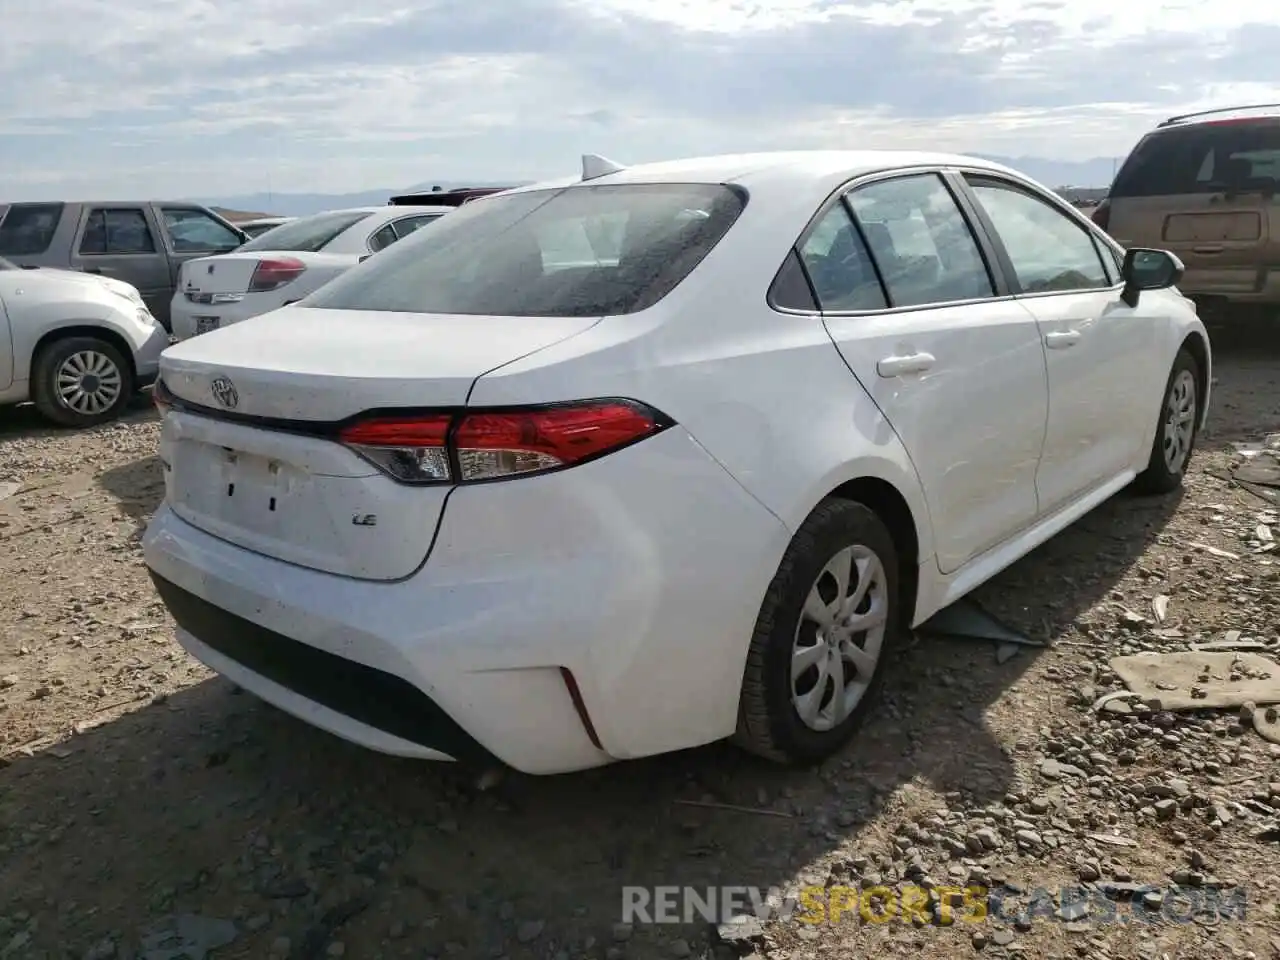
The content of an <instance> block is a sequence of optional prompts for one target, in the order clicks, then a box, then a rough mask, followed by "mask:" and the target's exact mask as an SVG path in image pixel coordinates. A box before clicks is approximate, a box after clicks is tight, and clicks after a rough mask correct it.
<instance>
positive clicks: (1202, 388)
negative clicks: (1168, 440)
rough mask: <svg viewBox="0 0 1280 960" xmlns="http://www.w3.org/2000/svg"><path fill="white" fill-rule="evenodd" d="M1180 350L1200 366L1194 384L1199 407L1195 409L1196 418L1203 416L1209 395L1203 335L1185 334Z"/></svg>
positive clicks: (1207, 358) (1207, 364)
mask: <svg viewBox="0 0 1280 960" xmlns="http://www.w3.org/2000/svg"><path fill="white" fill-rule="evenodd" d="M1180 349H1182V350H1186V351H1187V353H1189V354H1191V356H1193V357H1195V360H1196V366H1197V367H1199V368H1200V377H1199V380H1200V382H1199V383H1197V384H1196V402H1197V404H1198V405H1199V409H1198V410H1196V419H1197V420H1198V419H1199V418H1200V417H1202V416H1204V405H1205V402H1206V401H1207V400H1208V396H1209V351H1208V350H1207V349H1206V348H1205V343H1204V337H1202V336H1200V334H1198V333H1189V334H1187V339H1185V340H1183V341H1182V346H1181V347H1180Z"/></svg>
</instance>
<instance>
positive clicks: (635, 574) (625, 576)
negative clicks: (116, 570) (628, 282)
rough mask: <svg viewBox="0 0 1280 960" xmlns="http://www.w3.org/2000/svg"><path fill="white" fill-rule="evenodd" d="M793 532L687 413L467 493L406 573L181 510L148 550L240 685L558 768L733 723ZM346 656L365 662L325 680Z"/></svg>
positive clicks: (372, 736) (527, 766) (421, 745)
mask: <svg viewBox="0 0 1280 960" xmlns="http://www.w3.org/2000/svg"><path fill="white" fill-rule="evenodd" d="M789 538H790V536H789V534H788V532H787V531H786V528H785V527H784V526H783V525H782V523H781V522H780V521H779V520H777V519H776V518H775V517H774V516H773V515H772V514H770V513H769V512H768V511H766V510H765V509H764V508H763V507H762V506H760V504H759V503H758V502H757V501H755V500H754V499H753V498H751V497H750V496H749V495H748V494H747V493H745V492H744V491H743V489H742V488H741V487H740V486H739V485H738V484H737V483H736V482H735V481H734V480H733V479H732V478H731V477H730V476H729V475H728V474H727V473H726V472H725V471H724V470H723V468H722V467H720V466H719V464H717V463H716V462H715V461H714V460H712V459H711V457H709V456H708V455H707V454H706V453H705V451H703V449H702V448H701V447H700V446H698V444H697V443H696V442H695V441H694V440H693V439H692V438H691V437H689V435H688V434H687V433H685V432H684V431H683V430H682V429H680V428H678V427H677V428H673V429H671V430H668V431H666V432H665V433H663V434H660V435H659V436H656V437H653V438H651V439H649V440H646V441H644V442H643V443H640V444H637V445H636V446H634V447H631V448H629V449H627V450H623V451H620V452H619V453H616V454H614V455H612V456H608V457H605V458H603V459H602V460H599V461H596V462H594V463H590V464H585V465H583V466H580V467H577V468H574V469H572V470H568V471H563V472H561V473H557V474H551V475H547V476H543V477H536V478H522V479H517V480H512V481H508V482H503V483H493V484H480V485H476V486H471V487H460V488H457V489H455V490H454V491H453V493H452V494H451V496H450V498H449V501H448V505H447V506H446V508H445V511H444V515H443V518H442V520H441V524H440V528H439V530H438V531H437V532H436V539H435V543H434V546H433V547H432V551H431V555H430V558H429V560H428V561H427V563H426V564H425V566H424V567H423V568H422V569H420V570H419V571H418V572H416V573H414V574H413V575H411V576H410V577H408V578H406V579H404V580H401V581H396V582H390V583H377V582H370V581H360V580H353V579H349V578H345V577H340V576H334V575H331V574H326V573H321V572H317V571H313V570H307V569H304V568H302V567H298V566H294V565H291V564H287V563H283V562H281V561H278V560H273V559H271V558H268V557H264V556H261V555H258V554H254V553H251V552H249V551H247V550H245V549H243V548H240V547H236V546H233V545H231V544H228V543H226V542H224V541H221V540H218V539H216V538H214V537H212V536H209V535H208V534H205V533H203V532H201V531H199V530H197V529H196V528H194V527H192V526H190V525H189V524H187V523H185V522H184V521H183V520H181V519H180V518H178V517H177V516H176V515H175V514H174V513H172V511H170V510H169V509H168V508H167V507H162V508H161V510H160V511H159V512H158V513H157V515H156V517H155V519H154V520H153V521H152V523H151V525H150V527H149V528H148V530H147V534H146V537H145V540H144V551H145V556H146V562H147V565H148V567H149V568H150V569H151V570H152V572H153V575H155V576H157V577H159V578H162V580H163V581H167V585H166V584H164V583H162V584H161V586H162V590H164V591H166V592H168V593H170V594H171V595H172V596H174V597H176V598H177V599H176V601H174V602H169V601H168V598H166V600H167V602H169V606H170V609H171V610H172V611H173V612H174V614H175V618H176V619H177V620H178V621H179V623H180V624H181V625H183V626H184V627H185V633H180V635H179V639H180V640H181V641H182V643H183V644H184V646H186V647H187V649H188V650H190V651H191V653H192V654H194V655H195V656H196V657H197V658H199V659H201V660H203V661H204V662H205V663H207V664H208V665H209V666H211V667H212V668H214V669H215V670H217V671H218V672H220V673H223V674H225V675H226V676H227V677H229V678H230V679H232V680H233V681H235V682H236V683H238V684H240V685H241V686H243V687H245V688H246V689H248V690H250V691H252V692H254V693H256V694H258V695H259V696H261V697H263V698H264V699H266V700H268V701H270V702H272V703H275V704H276V705H278V706H280V707H281V708H282V709H284V710H286V711H288V712H290V713H293V714H295V715H297V716H299V717H301V718H302V719H305V720H307V721H309V722H311V723H314V724H315V725H317V726H320V727H322V728H324V729H327V730H329V731H331V732H333V733H335V734H337V735H339V736H342V737H344V738H346V739H348V740H352V741H354V742H357V743H360V744H363V745H365V746H367V747H370V748H372V749H375V750H381V751H384V752H387V753H393V754H400V755H405V756H415V757H424V758H436V759H439V758H441V755H444V756H446V757H457V758H460V759H461V758H462V757H460V756H459V754H460V753H466V754H469V756H468V757H467V758H468V759H469V758H471V757H475V758H482V757H484V756H485V755H492V756H493V757H495V758H497V759H498V760H499V761H501V762H503V763H506V764H508V765H510V766H512V767H514V768H516V769H518V770H521V771H523V772H526V773H533V774H543V773H559V772H565V771H569V770H576V769H583V768H587V767H592V766H598V765H601V764H604V763H608V762H610V761H611V760H614V759H624V758H631V757H639V756H645V755H649V754H655V753H661V752H666V751H669V750H676V749H681V748H684V747H690V746H696V745H699V744H703V743H708V742H711V741H714V740H718V739H721V738H723V737H726V736H728V735H729V734H731V733H732V732H733V729H734V727H735V725H736V720H737V705H738V695H739V690H740V687H741V682H742V670H743V664H744V661H745V656H746V650H747V644H748V643H749V641H750V637H751V633H752V629H753V627H754V624H755V619H756V616H757V614H758V612H759V606H760V602H761V599H762V597H763V595H764V592H765V590H766V588H767V586H768V583H769V581H770V579H771V578H772V577H773V575H774V573H775V571H776V570H777V565H778V562H779V559H780V558H781V556H782V552H783V550H784V549H785V548H786V544H787V542H788V541H789ZM168 585H172V586H168ZM175 591H177V592H175ZM184 606H185V607H186V608H188V609H186V611H185V612H184V610H182V609H180V608H182V607H184ZM192 610H194V611H195V612H194V613H193V612H191V611H192ZM251 634H252V635H253V639H252V642H250V641H249V640H247V639H246V638H247V637H249V636H250V635H251ZM237 638H238V639H237ZM237 644H239V646H237ZM264 650H268V651H269V650H276V651H277V653H274V654H272V653H263V651H264ZM219 651H222V652H219ZM227 651H231V653H228V652H227ZM272 657H276V660H275V661H272V659H271V658H272ZM263 658H265V659H263ZM250 660H252V661H253V664H250V663H249V662H248V661H250ZM564 669H567V670H568V671H569V672H570V673H571V675H572V678H573V681H574V682H575V683H576V686H577V687H578V689H579V690H580V697H581V702H582V705H583V708H584V709H585V711H586V713H587V714H588V716H589V719H590V723H591V725H592V727H593V728H594V731H595V734H596V736H597V738H598V740H599V742H600V745H601V746H600V747H599V748H597V747H596V746H595V745H594V744H593V743H592V740H591V737H590V735H589V734H588V730H587V728H586V725H585V723H584V720H583V718H582V717H581V716H580V713H579V710H578V709H577V707H576V706H575V703H574V700H573V698H572V696H571V694H570V691H569V687H568V685H567V684H566V680H565V676H564V673H563V670H564ZM331 670H336V671H341V670H346V671H347V672H348V673H349V674H350V675H352V676H356V675H357V674H358V675H359V677H358V679H357V680H355V681H351V682H345V683H343V682H339V681H338V680H336V679H335V680H334V681H333V683H332V684H330V686H329V687H325V686H324V685H323V684H320V685H319V686H317V683H318V682H319V681H318V680H317V678H318V677H320V676H321V675H325V674H327V673H328V672H329V671H331ZM273 671H274V674H275V675H274V677H273V676H271V675H270V674H271V673H272V672H273ZM397 682H398V683H397ZM356 687H359V688H360V689H363V690H365V691H366V693H367V696H366V698H365V700H363V701H361V700H359V698H356V700H352V699H351V697H352V693H351V689H348V688H356ZM344 691H345V692H344ZM390 700H395V701H396V702H397V703H398V704H400V706H398V707H397V708H396V709H395V710H389V709H386V705H387V702H388V701H390ZM379 702H381V706H380V705H379ZM433 711H434V713H433ZM436 714H438V715H439V716H436ZM433 717H434V719H433ZM413 718H417V719H416V720H414V719H413ZM411 721H412V722H411ZM414 723H417V724H418V725H417V726H414ZM459 731H461V734H462V735H463V736H459ZM476 747H478V748H479V749H475V748H476Z"/></svg>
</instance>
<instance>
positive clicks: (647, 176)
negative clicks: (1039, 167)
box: [507, 150, 1021, 195]
mask: <svg viewBox="0 0 1280 960" xmlns="http://www.w3.org/2000/svg"><path fill="white" fill-rule="evenodd" d="M922 166H963V167H971V168H980V169H986V170H991V171H992V172H994V173H1011V174H1015V175H1017V176H1021V175H1019V174H1017V173H1016V171H1013V170H1011V169H1009V168H1008V167H1005V166H1002V165H1001V164H998V163H994V162H992V161H990V160H983V159H980V158H978V157H968V156H963V155H961V154H954V153H934V152H925V151H916V150H793V151H779V152H766V153H735V154H721V155H717V156H704V157H690V158H688V159H683V160H666V161H662V162H658V163H641V164H636V165H635V166H630V167H625V168H623V169H622V170H619V171H617V172H615V173H609V174H606V175H605V176H601V177H596V178H594V179H592V180H589V181H583V180H582V178H581V176H577V177H565V178H561V179H558V180H549V181H544V182H541V183H533V184H528V185H527V186H523V187H516V188H514V189H513V190H508V191H507V193H523V192H526V191H530V190H546V189H550V188H555V187H566V186H572V185H573V184H576V183H585V184H591V185H593V186H594V185H598V184H599V185H603V184H624V183H736V184H740V185H741V186H743V187H745V188H747V189H748V190H750V189H751V188H752V187H753V185H756V184H760V183H765V182H768V183H769V184H770V186H771V187H774V188H777V187H779V186H781V187H787V186H790V187H791V188H792V189H796V190H803V191H813V192H822V193H823V194H824V195H825V194H826V193H830V192H831V191H832V190H834V189H836V188H837V187H838V186H840V185H841V184H842V183H844V182H846V181H848V180H851V179H853V178H854V177H858V176H861V175H863V174H867V173H875V172H879V171H884V170H894V169H899V168H909V167H922Z"/></svg>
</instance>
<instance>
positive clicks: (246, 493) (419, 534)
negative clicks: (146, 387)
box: [161, 307, 599, 580]
mask: <svg viewBox="0 0 1280 960" xmlns="http://www.w3.org/2000/svg"><path fill="white" fill-rule="evenodd" d="M598 319H599V318H594V317H590V318H585V317H578V318H568V319H547V318H519V317H443V316H433V315H421V314H387V313H378V314H368V313H360V312H357V311H329V310H313V309H307V308H300V307H291V308H289V309H287V310H282V311H278V312H275V313H271V314H265V315H263V316H262V317H261V318H259V319H258V320H256V321H255V322H254V323H253V324H237V325H235V326H232V327H228V328H226V329H223V330H218V331H216V332H214V333H210V334H208V335H206V336H202V337H198V338H195V339H193V340H189V341H186V342H183V343H181V344H177V345H175V346H173V347H171V348H169V350H167V351H166V352H165V354H164V356H163V357H162V360H161V379H162V380H163V382H164V386H165V389H166V390H167V391H168V393H169V394H170V395H171V396H172V398H173V399H174V401H175V409H174V410H172V411H171V412H170V413H169V415H168V416H166V417H165V422H164V428H163V432H162V437H161V459H162V461H163V462H164V465H165V484H166V499H167V502H168V503H169V505H170V507H171V508H172V509H173V511H174V512H175V513H176V514H177V515H178V516H180V517H181V518H182V519H183V520H185V521H187V522H188V523H190V524H192V525H193V526H195V527H198V528H199V529H201V530H204V531H205V532H207V533H210V534H212V535H214V536H217V537H219V538H221V539H223V540H226V541H228V542H230V543H234V544H236V545H238V546H241V547H244V548H246V549H248V550H252V551H254V552H255V553H259V554H262V555H265V556H270V557H274V558H276V559H280V560H284V561H286V562H289V563H294V564H298V565H300V566H304V567H308V568H311V569H315V570H323V571H325V572H328V573H334V574H340V575H344V576H350V577H358V578H362V579H369V580H394V579H399V578H401V577H405V576H408V575H409V574H411V573H412V572H413V571H414V570H415V569H416V568H417V567H418V566H419V565H420V564H421V563H422V562H423V560H424V559H425V557H426V555H427V551H428V548H429V546H430V543H431V540H432V537H433V536H434V533H435V528H436V525H437V523H438V521H439V517H440V513H441V510H442V509H443V506H444V501H445V498H446V497H447V495H448V490H449V488H448V487H447V486H409V485H404V484H399V483H397V482H395V481H394V480H392V479H390V478H389V477H387V476H386V475H385V474H383V473H381V472H379V471H378V470H376V469H375V468H374V467H373V466H372V465H371V464H370V463H368V462H367V461H366V460H364V459H363V458H361V457H360V456H359V455H358V454H357V453H355V452H354V451H352V450H351V449H348V448H347V447H345V446H343V445H342V444H340V443H338V441H337V439H336V434H337V426H336V425H337V424H338V423H339V422H340V421H343V420H346V419H348V418H350V417H352V416H354V415H356V414H358V413H361V412H364V411H369V410H379V409H380V410H387V409H406V408H414V409H422V408H445V409H449V408H457V407H461V406H464V405H465V404H466V401H467V396H468V394H469V393H470V391H471V387H472V385H473V384H474V382H475V381H476V379H477V378H479V377H480V376H482V375H483V374H485V373H487V372H489V371H491V370H493V369H495V368H497V367H500V366H503V365H505V364H506V363H509V362H511V361H513V360H516V359H519V358H520V357H524V356H527V355H529V354H531V353H534V352H536V351H538V350H540V349H543V348H544V347H547V346H550V345H551V344H553V343H556V342H558V341H560V340H563V339H565V338H567V337H570V336H574V335H576V334H577V333H580V332H582V331H584V330H586V329H588V328H590V327H591V326H593V325H594V324H595V323H596V322H598Z"/></svg>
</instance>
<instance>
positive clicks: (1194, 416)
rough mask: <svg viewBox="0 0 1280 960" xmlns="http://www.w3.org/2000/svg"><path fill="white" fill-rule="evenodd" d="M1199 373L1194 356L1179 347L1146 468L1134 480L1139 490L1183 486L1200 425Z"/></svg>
mask: <svg viewBox="0 0 1280 960" xmlns="http://www.w3.org/2000/svg"><path fill="white" fill-rule="evenodd" d="M1200 376H1201V374H1200V364H1199V363H1197V362H1196V358H1195V357H1193V356H1192V355H1191V354H1190V353H1189V352H1188V351H1186V350H1180V351H1178V355H1177V357H1175V358H1174V361H1173V369H1172V370H1171V371H1170V372H1169V380H1168V382H1167V383H1166V384H1165V388H1164V400H1163V402H1162V403H1161V404H1160V419H1159V421H1158V422H1157V423H1156V436H1155V439H1154V440H1153V441H1152V443H1151V456H1150V458H1149V459H1148V461H1147V468H1146V469H1145V470H1144V471H1142V473H1140V474H1138V477H1137V479H1136V480H1135V481H1134V483H1133V487H1134V490H1135V491H1137V492H1138V493H1145V494H1164V493H1171V492H1172V491H1174V490H1176V489H1178V487H1180V486H1182V480H1183V478H1184V477H1185V476H1186V473H1187V467H1188V466H1189V465H1190V463H1191V454H1192V453H1193V452H1194V450H1195V442H1196V434H1197V429H1198V427H1199V420H1200Z"/></svg>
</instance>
